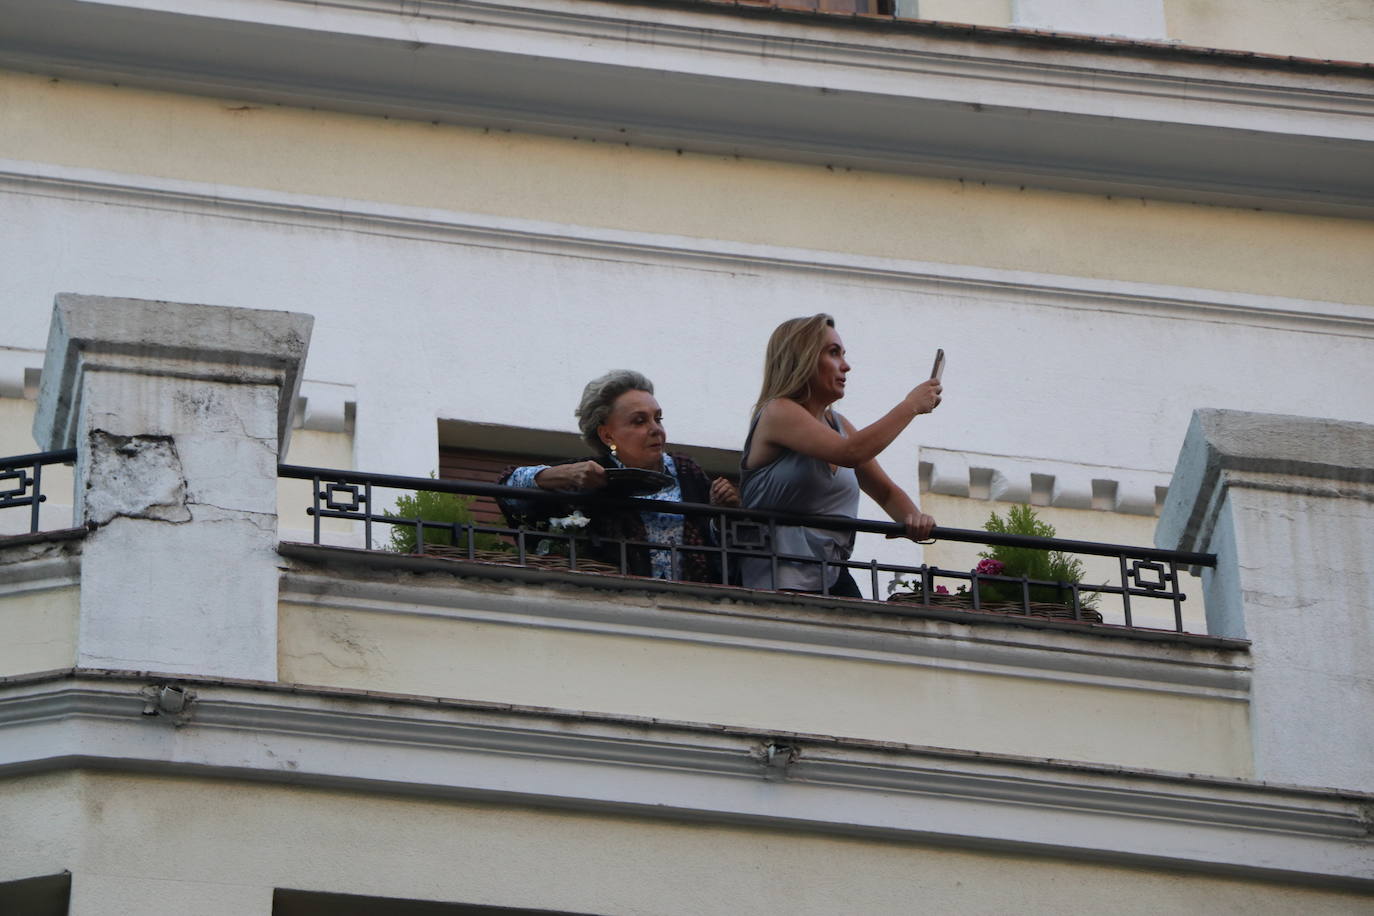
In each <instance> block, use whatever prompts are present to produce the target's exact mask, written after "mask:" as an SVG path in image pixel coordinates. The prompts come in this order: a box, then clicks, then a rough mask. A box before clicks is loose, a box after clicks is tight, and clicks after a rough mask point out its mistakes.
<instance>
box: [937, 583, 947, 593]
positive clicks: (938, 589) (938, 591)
mask: <svg viewBox="0 0 1374 916" xmlns="http://www.w3.org/2000/svg"><path fill="white" fill-rule="evenodd" d="M935 594H937V595H948V594H949V589H947V588H945V587H944V586H943V585H937V586H935Z"/></svg>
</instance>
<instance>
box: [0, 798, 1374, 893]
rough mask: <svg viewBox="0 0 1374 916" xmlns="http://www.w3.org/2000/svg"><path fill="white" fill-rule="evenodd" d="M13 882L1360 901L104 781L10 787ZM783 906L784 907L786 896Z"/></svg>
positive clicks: (1173, 877) (778, 840)
mask: <svg viewBox="0 0 1374 916" xmlns="http://www.w3.org/2000/svg"><path fill="white" fill-rule="evenodd" d="M0 825H3V826H4V828H5V835H6V836H10V837H14V836H22V837H24V838H25V842H23V843H20V844H7V847H6V854H5V855H4V856H0V880H8V879H12V878H18V877H25V876H30V875H40V874H53V873H56V872H59V871H61V870H63V869H70V870H71V871H72V909H71V912H72V913H73V914H76V916H87V914H93V913H99V914H101V916H126V914H127V916H133V914H137V916H184V914H187V913H195V914H197V916H231V914H232V916H254V914H260V916H266V914H267V913H268V912H269V911H270V900H271V891H272V888H273V887H291V888H300V889H306V890H312V889H327V890H330V891H334V892H341V893H356V894H373V895H378V896H391V897H406V898H422V899H432V900H448V901H461V902H465V903H473V904H487V905H500V906H512V907H532V908H533V907H537V908H548V909H554V910H560V911H563V910H566V911H571V912H577V913H598V914H607V916H611V914H617V916H618V914H636V916H649V914H681V916H689V914H690V916H708V914H715V913H721V914H727V913H728V914H736V913H739V912H741V911H744V910H754V909H759V908H761V907H766V906H770V905H776V906H777V907H780V908H782V909H785V911H786V912H787V913H789V914H795V916H810V914H818V916H819V914H825V916H833V914H837V913H863V914H866V916H878V914H886V913H891V914H910V913H913V912H928V913H979V914H999V913H1008V914H1010V913H1016V914H1038V913H1046V914H1048V913H1056V914H1057V913H1101V912H1111V913H1114V914H1120V916H1129V914H1156V913H1194V912H1199V911H1200V910H1203V909H1206V910H1208V911H1213V912H1235V913H1242V912H1243V913H1256V914H1259V913H1275V914H1290V913H1304V914H1313V916H1315V914H1328V913H1329V914H1337V913H1341V914H1349V913H1356V912H1367V911H1368V907H1369V905H1370V898H1369V897H1367V896H1360V895H1357V894H1352V893H1341V892H1334V891H1324V890H1318V889H1313V888H1305V887H1295V886H1287V885H1281V884H1271V883H1260V882H1252V881H1244V880H1237V879H1223V878H1215V877H1210V876H1207V875H1201V874H1189V873H1181V872H1167V871H1163V870H1150V869H1135V868H1130V869H1126V868H1114V867H1111V866H1108V865H1096V864H1087V863H1075V862H1066V861H1058V860H1049V859H1039V858H1032V857H1027V856H1013V855H995V854H990V853H980V852H973V851H961V850H955V849H949V848H939V847H934V846H921V845H914V844H904V843H896V842H883V841H875V840H864V839H845V838H838V837H830V836H814V835H806V834H799V833H793V832H777V831H770V830H763V829H756V828H748V827H721V826H712V825H705V824H693V823H683V822H673V821H665V820H649V819H636V818H627V817H611V816H606V815H594V814H583V813H576V812H552V811H540V810H533V809H522V808H516V807H505V806H501V807H498V806H492V805H482V804H472V803H461V802H435V801H428V800H423V799H408V798H394V797H387V796H380V795H357V794H351V793H347V792H340V791H324V790H314V789H300V788H291V787H284V786H270V785H261V784H248V783H237V782H228V781H211V780H198V779H171V778H159V777H154V776H130V775H117V774H101V773H83V772H74V773H64V774H52V775H40V776H30V777H23V778H17V779H11V780H8V781H0ZM770 902H772V903H771V904H770Z"/></svg>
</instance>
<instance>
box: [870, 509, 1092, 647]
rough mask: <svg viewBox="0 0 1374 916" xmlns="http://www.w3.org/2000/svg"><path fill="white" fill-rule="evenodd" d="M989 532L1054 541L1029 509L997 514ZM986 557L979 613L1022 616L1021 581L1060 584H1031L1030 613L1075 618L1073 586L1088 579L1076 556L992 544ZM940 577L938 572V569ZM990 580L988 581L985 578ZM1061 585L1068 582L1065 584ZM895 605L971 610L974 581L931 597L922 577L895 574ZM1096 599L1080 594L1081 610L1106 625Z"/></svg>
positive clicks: (891, 588) (936, 589)
mask: <svg viewBox="0 0 1374 916" xmlns="http://www.w3.org/2000/svg"><path fill="white" fill-rule="evenodd" d="M983 529H984V530H985V531H989V532H992V533H994V534H1020V535H1032V536H1035V537H1045V538H1052V537H1054V536H1055V529H1054V526H1053V525H1051V524H1049V523H1048V522H1045V521H1042V520H1041V519H1040V517H1039V516H1038V515H1037V514H1036V512H1035V510H1034V509H1033V508H1031V507H1030V506H1013V507H1011V509H1009V510H1008V511H1007V515H1006V518H1003V517H1002V516H1000V515H998V514H997V513H996V512H993V513H992V514H991V515H990V516H989V517H988V520H987V521H986V522H985V523H984V524H983ZM979 556H980V557H981V558H982V559H981V560H979V562H978V565H977V566H976V567H974V569H973V570H972V571H971V572H973V573H974V574H976V575H977V576H978V577H979V578H978V580H977V588H978V605H979V609H980V610H986V611H1001V612H1008V613H1017V612H1024V611H1025V605H1024V601H1025V598H1026V596H1025V587H1024V586H1023V583H1022V582H1020V581H1005V580H1009V579H1014V580H1020V579H1023V578H1024V579H1028V580H1031V581H1033V582H1042V583H1055V584H1053V585H1051V584H1042V585H1031V586H1029V588H1028V590H1029V592H1030V594H1029V605H1030V613H1031V614H1035V615H1038V616H1049V617H1068V618H1072V617H1073V590H1072V588H1071V587H1070V586H1072V585H1074V584H1076V583H1079V582H1081V581H1083V572H1084V570H1083V564H1082V562H1081V561H1080V560H1078V559H1077V558H1076V557H1073V556H1070V555H1069V554H1066V553H1063V552H1062V551H1058V550H1042V549H1039V548H1035V547H1007V546H1001V545H993V546H992V547H990V548H989V549H988V550H986V551H983V552H982V553H980V554H979ZM936 572H937V574H938V570H936ZM983 577H988V578H983ZM1059 583H1063V584H1062V585H1060V584H1059ZM888 593H889V595H890V596H891V597H890V598H889V599H888V600H890V601H906V602H913V603H919V604H926V605H937V606H943V607H958V608H965V609H971V608H972V607H973V593H972V587H971V583H970V584H967V585H959V586H958V587H957V588H956V589H955V590H954V591H952V592H951V591H950V589H949V587H948V586H946V585H941V584H938V583H936V582H933V583H932V588H931V593H930V594H929V595H927V594H925V589H924V583H923V581H922V579H921V577H919V576H917V577H915V578H911V579H908V578H905V577H902V576H896V577H894V578H893V580H892V582H890V583H889V584H888ZM1096 604H1097V595H1096V594H1095V593H1080V594H1079V607H1080V608H1081V609H1082V617H1083V619H1085V620H1092V621H1101V619H1102V617H1101V615H1100V614H1098V613H1097V611H1096V610H1095V607H1096Z"/></svg>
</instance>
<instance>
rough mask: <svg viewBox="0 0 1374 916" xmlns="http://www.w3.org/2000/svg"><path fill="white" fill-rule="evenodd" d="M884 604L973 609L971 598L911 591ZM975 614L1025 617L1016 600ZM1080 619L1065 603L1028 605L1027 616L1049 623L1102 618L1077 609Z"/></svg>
mask: <svg viewBox="0 0 1374 916" xmlns="http://www.w3.org/2000/svg"><path fill="white" fill-rule="evenodd" d="M887 600H888V601H892V602H896V603H898V604H914V605H918V606H920V607H933V608H949V609H951V610H960V611H971V610H973V596H972V595H931V596H930V598H929V599H926V598H924V597H922V596H921V595H917V594H915V593H913V592H900V593H898V594H896V595H893V596H892V597H891V598H888V599H887ZM978 611H979V613H988V614H1007V615H1012V616H1016V617H1025V616H1027V614H1026V609H1025V608H1024V607H1023V606H1022V604H1021V602H1019V601H983V602H981V604H980V606H979V608H978ZM1079 613H1080V615H1081V616H1080V617H1077V618H1075V617H1074V616H1073V607H1072V606H1071V605H1068V604H1059V603H1057V602H1049V601H1032V602H1031V603H1030V614H1029V616H1031V617H1048V618H1051V619H1053V620H1080V621H1082V622H1084V623H1101V622H1102V615H1101V614H1099V613H1098V612H1097V611H1094V610H1092V609H1091V608H1080V610H1079Z"/></svg>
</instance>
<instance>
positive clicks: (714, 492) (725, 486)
mask: <svg viewBox="0 0 1374 916" xmlns="http://www.w3.org/2000/svg"><path fill="white" fill-rule="evenodd" d="M711 505H713V506H738V505H739V490H737V489H735V485H734V484H732V483H731V482H730V481H728V480H726V479H725V478H724V477H717V478H716V479H715V480H713V481H711Z"/></svg>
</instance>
